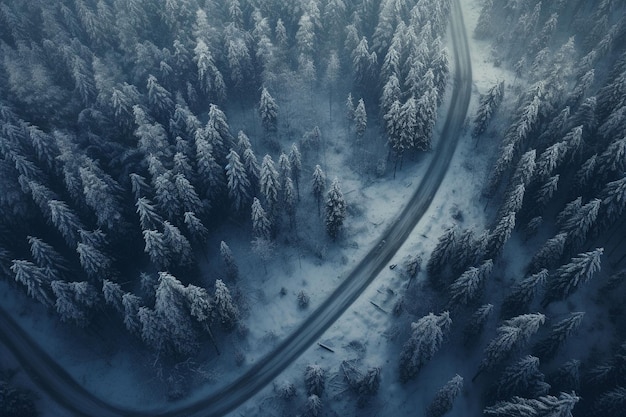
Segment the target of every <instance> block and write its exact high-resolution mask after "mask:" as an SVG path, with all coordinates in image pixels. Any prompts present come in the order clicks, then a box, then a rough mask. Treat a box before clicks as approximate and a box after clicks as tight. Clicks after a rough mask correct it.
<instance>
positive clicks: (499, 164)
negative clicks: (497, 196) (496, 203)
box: [484, 143, 515, 197]
mask: <svg viewBox="0 0 626 417" xmlns="http://www.w3.org/2000/svg"><path fill="white" fill-rule="evenodd" d="M514 156H515V144H514V143H507V144H505V145H504V146H503V147H502V149H501V150H500V156H499V157H498V160H497V161H496V163H495V164H494V166H493V168H492V169H491V172H490V174H489V178H488V180H487V186H486V187H485V191H484V194H485V195H486V196H487V197H491V196H493V194H494V193H495V192H496V190H497V189H498V187H499V186H500V183H501V181H502V176H503V175H504V173H505V172H506V171H507V170H508V169H509V168H510V166H511V163H512V161H513V158H514Z"/></svg>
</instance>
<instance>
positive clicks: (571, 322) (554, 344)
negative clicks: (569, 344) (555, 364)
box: [533, 312, 585, 361]
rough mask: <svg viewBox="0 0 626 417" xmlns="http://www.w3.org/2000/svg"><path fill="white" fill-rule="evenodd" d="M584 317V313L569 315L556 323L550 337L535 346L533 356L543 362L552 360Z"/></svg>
mask: <svg viewBox="0 0 626 417" xmlns="http://www.w3.org/2000/svg"><path fill="white" fill-rule="evenodd" d="M584 316H585V313H584V312H577V313H571V314H570V315H569V317H567V318H565V319H563V320H561V321H560V322H558V323H556V324H555V325H554V326H552V330H551V332H550V335H549V336H548V337H546V338H545V339H543V340H541V341H540V342H539V343H537V344H536V345H535V347H534V348H533V354H534V355H536V356H538V357H540V358H541V359H542V360H543V361H548V360H550V359H552V358H553V357H554V355H555V354H556V353H557V351H558V349H559V347H560V346H561V345H562V344H563V342H564V341H565V339H566V338H567V337H568V336H569V335H570V334H572V333H573V332H574V331H576V329H577V328H578V327H580V324H581V323H582V321H583V317H584Z"/></svg>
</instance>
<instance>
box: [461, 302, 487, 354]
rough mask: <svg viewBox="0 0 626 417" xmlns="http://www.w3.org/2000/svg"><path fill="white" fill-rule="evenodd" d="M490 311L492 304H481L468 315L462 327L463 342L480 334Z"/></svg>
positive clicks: (469, 340) (472, 339)
mask: <svg viewBox="0 0 626 417" xmlns="http://www.w3.org/2000/svg"><path fill="white" fill-rule="evenodd" d="M492 311H493V304H483V305H482V306H480V307H478V308H477V309H476V311H474V313H473V314H472V315H471V316H470V317H469V319H468V321H467V324H466V325H465V329H463V340H464V342H465V344H469V343H470V342H472V341H475V340H476V339H477V338H478V337H479V336H480V334H481V333H482V332H483V329H484V328H485V324H486V323H487V320H489V317H490V316H491V312H492Z"/></svg>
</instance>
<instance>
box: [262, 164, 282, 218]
mask: <svg viewBox="0 0 626 417" xmlns="http://www.w3.org/2000/svg"><path fill="white" fill-rule="evenodd" d="M260 175H261V176H260V178H259V186H260V188H261V194H262V195H263V199H264V203H265V205H266V207H267V211H268V214H269V216H270V217H271V218H274V217H275V215H276V210H277V209H278V193H279V191H280V182H279V177H278V171H277V170H276V168H275V167H274V161H273V160H272V157H271V156H269V155H265V156H264V157H263V162H262V163H261V174H260Z"/></svg>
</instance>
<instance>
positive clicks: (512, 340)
mask: <svg viewBox="0 0 626 417" xmlns="http://www.w3.org/2000/svg"><path fill="white" fill-rule="evenodd" d="M545 319H546V316H544V315H543V314H541V313H534V314H523V315H521V316H517V317H513V318H512V319H509V320H506V321H505V322H504V323H503V324H502V325H501V326H500V327H498V329H497V330H496V331H497V334H496V337H494V338H493V339H492V340H491V342H489V344H488V345H487V347H486V348H485V352H484V357H483V360H482V361H481V363H480V366H479V368H478V373H477V374H476V375H475V376H474V379H475V378H476V377H477V376H478V375H479V374H480V373H481V372H482V371H485V370H491V369H493V368H494V367H495V366H496V365H498V364H500V363H502V362H503V361H504V360H505V359H506V358H507V357H508V356H509V355H510V354H511V352H512V351H513V350H514V349H515V348H516V347H519V346H522V345H525V344H526V343H527V342H528V339H530V337H531V336H532V335H533V334H535V333H536V332H537V330H538V329H539V326H541V325H542V324H543V323H544V321H545Z"/></svg>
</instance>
